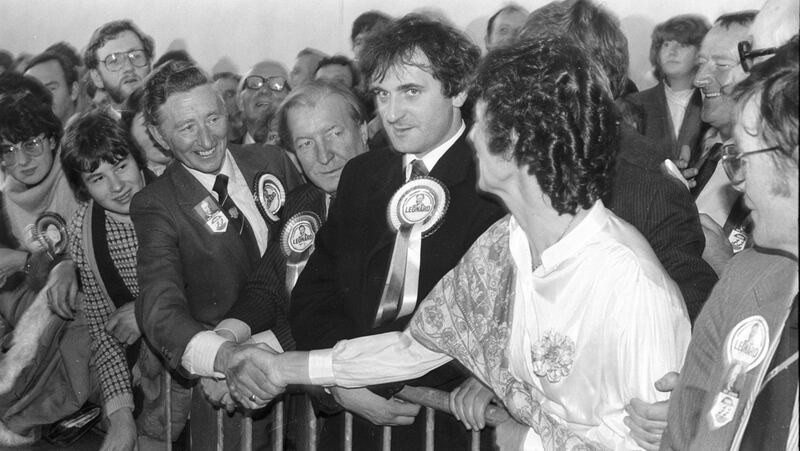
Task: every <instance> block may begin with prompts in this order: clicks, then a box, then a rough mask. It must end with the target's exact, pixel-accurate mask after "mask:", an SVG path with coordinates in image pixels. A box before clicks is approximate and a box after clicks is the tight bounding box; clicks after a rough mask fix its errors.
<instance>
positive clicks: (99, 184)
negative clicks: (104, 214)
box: [81, 154, 144, 216]
mask: <svg viewBox="0 0 800 451" xmlns="http://www.w3.org/2000/svg"><path fill="white" fill-rule="evenodd" d="M81 180H82V181H83V184H84V186H85V187H86V190H87V191H88V192H89V196H91V197H92V199H94V201H95V202H97V203H98V204H99V205H100V206H101V207H103V208H105V209H106V210H108V211H110V212H111V213H113V214H116V215H119V216H128V215H129V214H130V205H131V199H133V195H134V194H136V193H138V192H139V191H140V190H141V189H142V187H144V180H143V179H142V173H141V172H140V171H139V166H137V164H136V160H134V159H133V156H132V155H130V154H128V156H127V157H126V158H124V159H122V160H120V161H118V162H117V163H116V164H110V163H107V162H105V161H102V162H100V165H99V166H98V167H97V169H96V170H94V171H92V172H82V173H81Z"/></svg>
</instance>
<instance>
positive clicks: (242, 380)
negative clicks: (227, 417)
mask: <svg viewBox="0 0 800 451" xmlns="http://www.w3.org/2000/svg"><path fill="white" fill-rule="evenodd" d="M275 355H276V353H275V351H274V350H273V349H272V348H270V347H269V346H267V345H265V344H263V343H259V344H241V345H236V344H234V343H232V342H226V343H225V344H223V345H222V347H220V348H219V351H217V356H216V358H215V360H214V370H216V371H220V372H222V373H224V374H225V378H226V382H227V384H228V391H229V392H230V395H231V397H232V398H233V399H234V400H235V401H236V402H238V403H239V404H241V405H242V406H244V407H246V408H248V409H258V408H261V407H264V406H266V405H267V404H269V402H270V401H272V400H273V399H274V398H275V397H276V396H278V395H280V394H281V393H283V391H284V390H285V388H286V384H284V383H282V382H280V381H278V380H277V375H276V374H275V371H273V368H274V367H275V363H274V360H275Z"/></svg>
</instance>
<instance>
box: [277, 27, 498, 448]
mask: <svg viewBox="0 0 800 451" xmlns="http://www.w3.org/2000/svg"><path fill="white" fill-rule="evenodd" d="M479 58H480V50H479V49H478V48H477V47H476V46H475V45H474V44H472V43H471V42H470V41H469V39H468V38H467V37H466V36H465V35H463V34H462V33H461V32H459V31H457V30H455V29H453V28H450V27H448V26H446V25H443V24H441V23H439V22H436V21H432V20H429V19H426V18H423V17H421V16H416V15H409V16H406V17H403V18H401V19H398V20H397V21H395V22H393V23H392V24H390V25H389V26H388V27H387V28H385V29H383V30H382V31H381V32H379V33H377V34H376V35H374V36H373V37H372V38H371V39H370V40H368V42H367V44H366V47H365V48H364V50H363V52H361V61H360V64H361V68H362V70H363V72H364V75H365V77H366V78H367V83H368V84H369V86H370V88H371V91H372V92H373V93H374V95H375V98H376V105H377V111H378V114H379V116H380V120H381V121H382V123H383V127H384V129H385V130H386V133H387V135H388V138H389V141H390V142H391V145H392V148H393V150H390V151H373V152H367V153H366V154H363V155H360V156H357V157H355V158H353V159H352V160H350V162H349V163H348V164H347V166H346V167H345V169H344V171H343V172H342V175H341V179H340V182H339V187H338V190H337V194H336V201H335V202H334V203H333V204H332V206H331V210H330V214H329V217H328V222H327V223H326V224H325V225H324V226H323V227H322V228H321V229H320V232H319V235H318V236H319V238H318V239H317V243H316V251H315V252H314V254H313V255H312V256H311V258H310V259H309V262H308V265H307V266H306V269H305V270H304V271H303V273H302V274H301V276H300V279H299V280H298V283H297V285H296V287H295V290H294V292H293V293H292V302H291V312H290V324H291V327H292V333H293V335H294V336H295V339H296V341H297V345H298V348H299V349H315V348H320V347H330V346H332V345H334V344H335V343H336V342H337V341H338V340H341V339H345V338H354V337H358V336H365V335H372V334H375V333H380V332H385V331H390V330H402V329H403V328H404V327H405V326H406V324H407V323H408V320H409V319H410V317H411V316H410V313H411V312H410V311H409V312H408V313H405V314H402V315H398V316H389V317H388V318H387V317H382V318H378V317H377V316H378V314H377V313H376V312H377V311H378V310H379V306H381V305H384V304H383V303H382V302H381V301H382V298H383V300H386V299H389V298H390V296H388V295H386V293H384V296H382V293H383V291H384V282H386V281H387V280H388V279H387V275H389V274H390V273H393V272H392V270H391V269H390V266H392V267H393V268H395V270H396V269H397V267H398V266H405V264H406V262H407V260H406V259H405V258H402V259H400V260H401V263H400V264H399V265H390V262H391V261H392V260H393V258H392V256H393V244H394V243H395V241H396V238H395V237H396V230H395V229H393V228H392V226H390V224H388V223H387V218H386V212H387V208H389V204H390V199H391V198H392V197H393V195H394V194H395V192H397V191H398V190H400V189H401V187H402V186H404V184H405V183H406V181H407V180H409V179H411V178H412V177H416V173H417V172H416V171H417V170H416V169H415V170H412V166H414V167H419V166H421V165H424V167H425V170H426V171H427V172H428V175H429V177H431V178H435V179H436V180H437V182H435V183H437V184H441V186H442V187H446V189H445V191H446V192H447V193H449V207H446V212H444V209H445V205H446V204H447V203H448V199H445V198H440V199H437V201H438V202H440V204H439V205H438V207H439V208H440V209H441V211H442V212H443V213H444V214H443V218H442V220H441V222H440V224H439V228H438V230H435V231H434V232H433V233H432V234H431V235H430V236H427V237H425V238H422V239H421V243H418V245H417V247H416V249H417V250H416V255H417V259H418V262H419V264H418V266H417V270H416V273H415V275H416V278H413V277H412V278H411V280H413V281H412V282H408V283H404V284H403V286H402V287H401V288H402V289H404V290H405V292H406V293H408V292H411V293H415V294H414V295H412V296H409V297H410V298H413V299H411V305H412V306H413V305H414V304H415V303H416V302H417V300H418V299H420V300H421V299H423V298H424V296H425V295H426V294H427V293H428V292H429V291H430V290H431V288H433V286H434V284H435V283H436V282H437V281H438V280H439V279H440V278H441V277H442V276H444V275H445V274H446V273H447V271H449V270H450V269H451V268H452V267H453V266H455V265H456V263H457V262H458V260H459V259H460V258H461V256H462V255H463V254H464V252H465V251H466V250H467V249H468V248H469V246H470V245H471V244H472V242H473V241H475V239H476V238H477V237H478V236H479V235H480V234H481V233H483V231H485V230H486V228H487V227H489V225H491V224H492V223H493V222H495V221H496V220H497V219H499V218H500V217H501V215H502V210H501V208H500V207H499V206H498V205H497V204H495V203H492V202H490V201H487V200H485V199H483V198H481V197H480V196H479V195H478V192H477V191H476V188H475V183H476V172H475V163H474V162H473V160H472V149H471V148H470V147H469V145H468V144H467V142H466V127H465V125H464V121H463V120H462V115H461V107H462V105H464V102H465V100H466V98H467V86H468V82H469V79H470V77H471V76H472V74H473V73H474V70H475V67H476V66H477V64H478V59H479ZM412 172H413V174H412ZM432 183H433V182H432ZM413 200H414V199H413V198H412V199H411V202H412V203H413ZM402 248H403V247H402V246H401V245H395V253H396V252H397V251H398V250H399V249H402ZM413 249H414V246H409V247H408V252H409V253H410V254H413V253H414V250H413ZM408 260H411V258H409V259H408ZM407 272H413V271H411V270H409V271H407ZM406 275H408V274H406ZM400 280H401V281H403V280H409V279H404V278H403V277H402V276H401V277H400ZM417 294H418V295H417ZM411 310H412V311H413V308H412V309H411ZM464 379H465V375H464V373H462V371H461V370H460V369H458V368H457V367H455V366H453V365H447V366H445V367H442V368H440V369H438V370H436V371H433V372H431V373H429V374H427V375H425V376H423V377H422V378H421V379H417V380H414V381H409V382H408V383H410V384H412V385H419V386H426V387H434V388H438V389H441V390H447V391H450V390H452V389H453V388H455V387H457V386H458V385H459V384H461V383H462V381H464ZM402 388H403V384H397V385H391V386H384V387H381V388H380V389H378V388H373V389H372V390H369V389H356V390H347V389H333V390H332V394H333V398H330V397H326V398H325V399H324V401H327V404H329V405H330V406H331V408H333V409H334V411H336V412H340V411H341V410H342V409H345V410H348V411H350V412H353V413H355V414H357V416H356V417H355V418H354V420H353V423H354V433H353V446H354V448H355V449H377V448H378V447H379V446H380V442H381V428H380V427H376V426H375V425H411V426H408V427H397V428H393V433H392V449H409V450H411V449H414V450H416V449H421V448H422V447H423V437H424V431H425V422H426V418H425V417H426V416H427V415H428V414H426V415H418V413H419V406H417V405H413V404H409V403H402V402H400V401H397V400H396V399H394V398H393V395H394V394H396V393H397V392H399V391H400V390H401V389H402ZM334 418H336V419H335V420H329V421H326V423H325V426H324V427H323V429H322V439H321V440H320V443H322V444H329V443H336V444H338V443H341V437H337V436H338V435H340V434H341V431H342V429H341V421H340V420H341V419H342V415H338V416H336V417H334ZM435 421H436V428H435V437H434V443H435V446H436V447H437V448H440V447H441V449H444V448H445V447H446V448H447V449H462V448H464V447H466V446H467V444H468V440H469V433H468V431H467V430H465V429H464V427H463V426H461V425H459V424H458V423H457V421H456V420H455V419H453V418H452V417H451V416H449V415H445V414H441V413H436V414H435ZM412 424H413V425H412ZM400 437H402V439H400ZM483 442H484V443H485V442H487V441H486V440H484V441H483ZM332 446H338V445H332Z"/></svg>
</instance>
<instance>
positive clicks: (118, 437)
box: [100, 408, 137, 451]
mask: <svg viewBox="0 0 800 451" xmlns="http://www.w3.org/2000/svg"><path fill="white" fill-rule="evenodd" d="M108 421H109V423H110V424H109V427H108V433H107V434H106V436H105V438H104V439H103V445H102V446H101V447H100V451H130V450H134V449H137V443H136V442H137V440H136V422H135V421H134V420H133V412H131V411H130V409H126V408H122V409H117V410H115V411H114V412H113V413H112V414H111V415H110V416H109V417H108Z"/></svg>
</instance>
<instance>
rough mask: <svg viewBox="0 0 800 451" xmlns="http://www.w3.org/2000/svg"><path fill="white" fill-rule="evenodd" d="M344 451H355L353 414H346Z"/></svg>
mask: <svg viewBox="0 0 800 451" xmlns="http://www.w3.org/2000/svg"><path fill="white" fill-rule="evenodd" d="M344 451H353V414H352V413H350V412H345V413H344Z"/></svg>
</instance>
